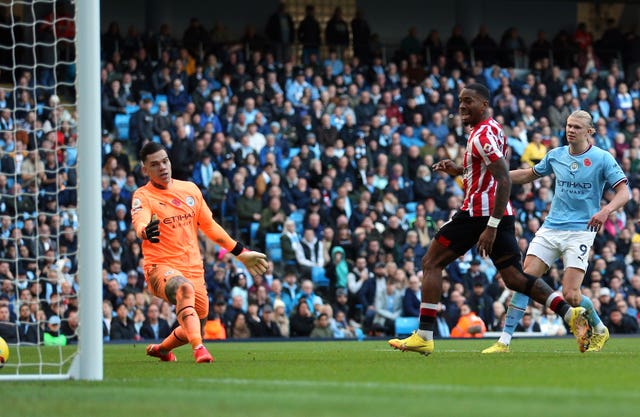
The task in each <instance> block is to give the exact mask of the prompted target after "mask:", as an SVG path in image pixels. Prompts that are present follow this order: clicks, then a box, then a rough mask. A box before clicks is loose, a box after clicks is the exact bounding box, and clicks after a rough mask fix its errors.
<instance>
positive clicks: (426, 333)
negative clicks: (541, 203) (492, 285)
mask: <svg viewBox="0 0 640 417" xmlns="http://www.w3.org/2000/svg"><path fill="white" fill-rule="evenodd" d="M459 99H460V106H459V110H460V116H461V117H462V122H463V123H464V124H465V125H469V126H470V127H471V134H470V136H469V139H468V140H467V149H466V151H465V154H464V166H458V165H456V164H455V163H454V162H453V161H451V160H442V161H439V162H438V163H436V164H435V165H434V166H433V170H435V171H443V172H446V173H447V174H449V175H452V176H458V175H463V179H464V191H465V199H464V203H463V204H462V207H461V208H460V210H459V211H458V212H457V213H456V214H455V215H454V216H453V217H452V218H451V220H450V221H448V222H447V223H445V224H444V225H443V226H442V227H441V228H440V230H439V231H438V233H436V236H435V238H434V240H433V242H431V245H430V246H429V250H428V251H427V254H426V255H425V256H424V258H422V270H423V279H422V284H423V285H422V303H421V305H420V325H419V329H418V331H416V332H414V333H413V334H412V335H411V336H409V337H407V338H406V339H402V340H400V339H391V340H389V344H390V345H391V346H392V347H394V348H396V349H400V350H403V351H412V352H418V353H422V354H424V355H428V354H430V353H431V352H433V349H434V343H433V330H434V327H435V321H436V315H437V309H438V302H439V301H440V296H441V294H442V270H443V269H444V268H445V266H446V265H448V264H449V263H451V262H453V261H454V260H455V259H456V258H458V257H459V256H460V255H463V254H464V253H465V252H467V251H468V250H469V249H471V248H472V247H473V246H474V245H476V244H477V245H478V252H479V254H480V255H482V256H489V257H491V259H492V261H493V263H494V265H495V267H496V268H497V269H498V271H500V275H501V276H502V278H503V279H504V282H505V284H506V285H507V286H508V287H509V288H510V289H512V290H515V291H518V292H522V293H524V294H527V295H528V296H530V297H531V298H532V299H534V300H535V301H537V302H539V303H542V304H546V305H547V306H548V307H549V308H551V309H552V310H553V311H555V312H556V313H557V314H558V315H560V317H564V319H565V321H567V323H568V324H569V327H570V328H571V331H572V332H573V333H574V335H575V336H576V337H577V338H578V342H579V343H584V342H586V337H587V332H588V328H589V327H588V323H587V320H586V316H585V309H584V308H582V307H570V306H569V305H568V304H567V303H566V302H565V301H564V300H563V299H562V297H561V296H559V295H557V294H554V293H553V290H552V289H551V287H549V286H548V285H547V284H546V283H545V282H544V281H543V280H542V279H540V278H536V277H534V276H531V275H527V274H525V273H524V272H523V271H522V262H521V254H520V249H519V248H518V246H517V244H516V239H515V226H514V225H515V217H514V213H513V208H512V207H511V204H510V203H509V194H510V193H511V180H510V178H509V167H508V166H507V163H506V161H505V158H504V155H505V152H506V150H507V143H506V138H505V137H504V133H503V132H502V127H501V126H500V124H498V122H496V121H495V120H493V119H492V118H490V117H489V116H488V107H489V99H490V97H489V90H488V89H487V87H485V86H484V85H481V84H470V85H468V86H466V87H465V88H464V89H463V90H462V92H461V93H460V97H459Z"/></svg>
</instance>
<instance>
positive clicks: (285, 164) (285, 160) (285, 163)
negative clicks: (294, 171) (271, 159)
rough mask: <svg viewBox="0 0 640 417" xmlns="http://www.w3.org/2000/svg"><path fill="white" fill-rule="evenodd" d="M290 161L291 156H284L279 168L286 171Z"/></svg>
mask: <svg viewBox="0 0 640 417" xmlns="http://www.w3.org/2000/svg"><path fill="white" fill-rule="evenodd" d="M290 162H291V158H282V160H281V161H280V165H278V168H280V169H281V170H283V171H284V170H286V169H287V167H288V166H289V163H290Z"/></svg>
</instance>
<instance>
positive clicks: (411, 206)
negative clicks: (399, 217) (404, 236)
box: [404, 201, 418, 213]
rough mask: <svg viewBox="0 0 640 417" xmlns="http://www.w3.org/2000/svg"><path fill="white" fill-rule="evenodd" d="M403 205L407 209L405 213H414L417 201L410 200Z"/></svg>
mask: <svg viewBox="0 0 640 417" xmlns="http://www.w3.org/2000/svg"><path fill="white" fill-rule="evenodd" d="M404 207H405V208H406V209H407V213H415V212H416V207H418V203H417V202H415V201H410V202H408V203H407V204H405V205H404Z"/></svg>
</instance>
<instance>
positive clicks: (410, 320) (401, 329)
mask: <svg viewBox="0 0 640 417" xmlns="http://www.w3.org/2000/svg"><path fill="white" fill-rule="evenodd" d="M395 324H396V336H407V335H410V334H411V332H413V331H414V330H416V329H417V328H418V324H419V319H418V317H398V318H396V322H395Z"/></svg>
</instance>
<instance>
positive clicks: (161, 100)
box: [155, 94, 168, 105]
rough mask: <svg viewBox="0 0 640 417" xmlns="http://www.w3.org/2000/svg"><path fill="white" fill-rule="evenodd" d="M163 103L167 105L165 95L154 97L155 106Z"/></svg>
mask: <svg viewBox="0 0 640 417" xmlns="http://www.w3.org/2000/svg"><path fill="white" fill-rule="evenodd" d="M163 101H164V102H165V103H168V101H167V96H166V95H165V94H158V95H157V96H156V101H155V103H156V105H158V104H160V103H161V102H163Z"/></svg>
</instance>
